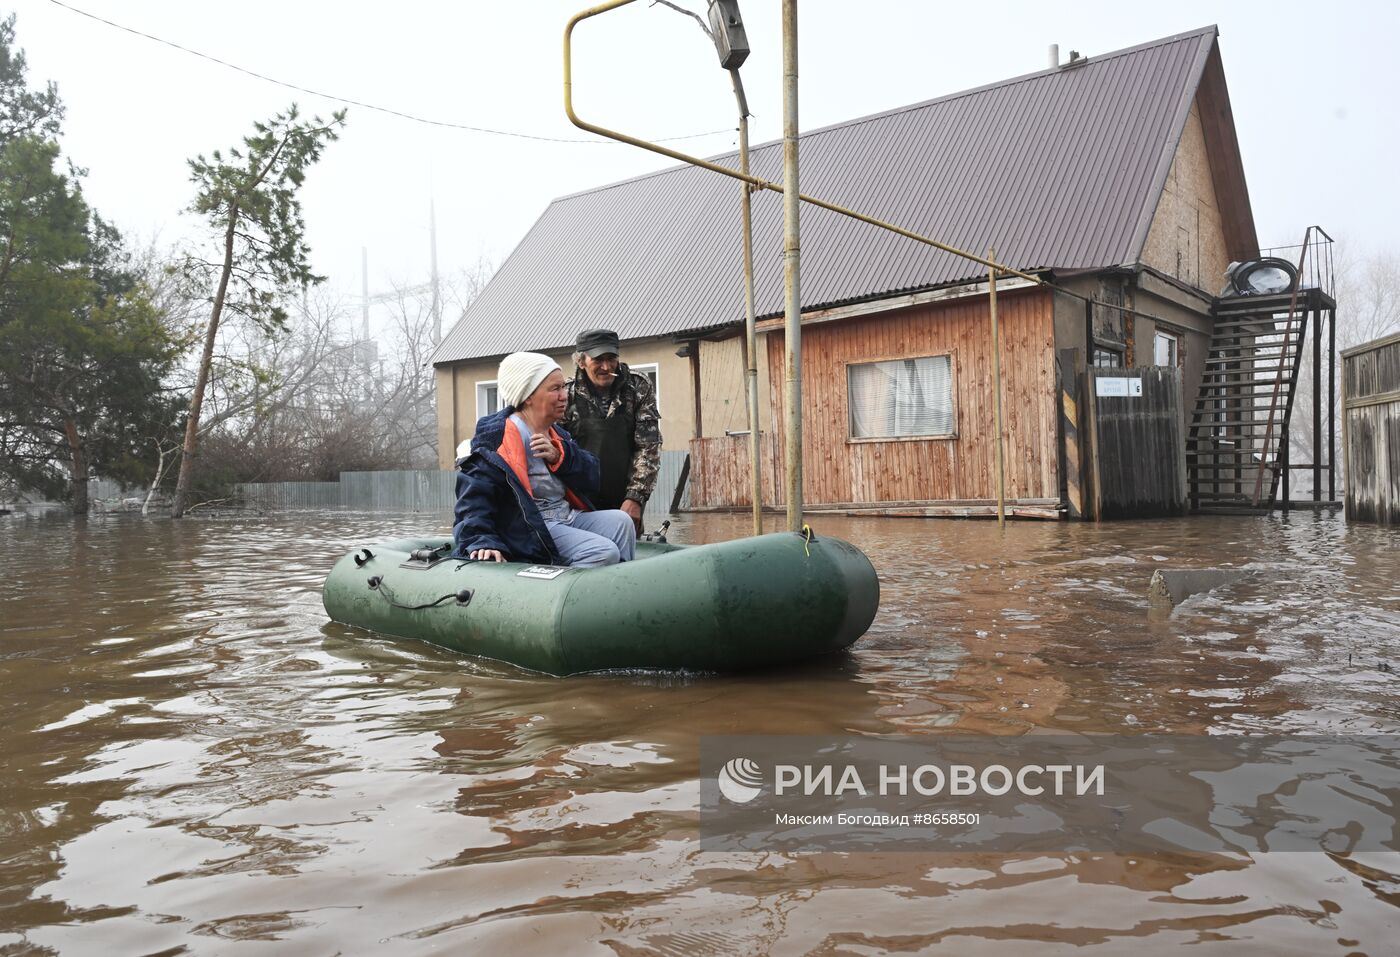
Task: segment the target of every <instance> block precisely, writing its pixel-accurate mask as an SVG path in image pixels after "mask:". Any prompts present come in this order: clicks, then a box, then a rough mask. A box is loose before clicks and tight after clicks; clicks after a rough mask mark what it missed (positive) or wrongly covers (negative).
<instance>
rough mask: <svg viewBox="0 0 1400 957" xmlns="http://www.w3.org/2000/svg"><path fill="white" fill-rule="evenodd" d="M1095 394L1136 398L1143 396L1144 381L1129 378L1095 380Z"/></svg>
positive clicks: (1101, 378) (1117, 377)
mask: <svg viewBox="0 0 1400 957" xmlns="http://www.w3.org/2000/svg"><path fill="white" fill-rule="evenodd" d="M1094 394H1095V395H1108V396H1125V397H1128V398H1135V397H1139V396H1141V395H1142V379H1140V378H1137V377H1127V376H1102V377H1100V378H1098V379H1095V380H1094Z"/></svg>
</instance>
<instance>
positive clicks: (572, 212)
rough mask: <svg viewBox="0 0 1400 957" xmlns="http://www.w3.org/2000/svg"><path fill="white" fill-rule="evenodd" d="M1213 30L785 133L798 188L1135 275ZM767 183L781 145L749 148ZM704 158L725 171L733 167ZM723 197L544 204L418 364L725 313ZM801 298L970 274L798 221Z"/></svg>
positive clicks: (677, 195) (682, 326) (708, 320)
mask: <svg viewBox="0 0 1400 957" xmlns="http://www.w3.org/2000/svg"><path fill="white" fill-rule="evenodd" d="M1215 37H1216V29H1215V27H1213V26H1212V27H1206V28H1204V29H1201V30H1197V31H1194V32H1191V33H1184V34H1178V35H1176V36H1172V37H1167V38H1165V39H1162V40H1157V41H1154V42H1152V43H1147V44H1143V45H1141V46H1137V47H1133V48H1131V49H1128V50H1121V51H1118V52H1116V53H1109V54H1105V55H1102V56H1096V57H1092V58H1090V59H1089V60H1088V62H1086V63H1084V64H1082V65H1079V66H1072V67H1060V68H1058V69H1047V70H1043V71H1041V72H1039V73H1033V74H1029V75H1027V76H1023V77H1018V78H1015V79H1012V80H1006V81H1003V82H1000V83H995V84H992V85H990V86H985V87H981V88H978V89H975V90H968V91H965V92H963V93H957V94H954V95H951V96H946V97H942V98H940V99H936V100H930V101H928V102H925V103H918V104H915V105H913V106H908V107H903V108H900V109H897V110H891V111H889V112H886V113H880V114H877V115H875V116H868V117H863V118H861V119H857V120H852V121H850V122H846V123H841V124H839V125H836V126H832V127H828V128H826V129H821V130H814V131H811V132H808V133H805V134H803V135H802V139H801V170H800V185H801V189H802V192H804V193H807V194H808V195H812V196H819V197H821V198H823V199H826V200H829V201H832V202H835V203H839V204H841V205H844V206H848V207H851V208H854V209H859V210H861V211H862V212H865V213H868V214H870V215H873V216H876V217H878V218H880V219H883V220H885V221H887V222H892V223H896V224H899V225H901V226H904V227H906V228H908V229H912V230H914V231H916V232H919V233H922V234H923V235H926V236H931V237H934V238H936V239H939V240H940V241H943V242H947V243H950V244H952V245H955V246H959V247H961V248H964V249H968V250H972V251H984V250H986V249H987V247H989V246H994V247H995V248H996V250H997V258H998V259H999V260H1001V261H1003V262H1006V263H1007V264H1008V265H1011V266H1015V267H1017V268H1021V269H1036V268H1065V269H1082V268H1097V267H1103V266H1111V265H1118V264H1122V263H1131V262H1135V261H1137V259H1138V257H1139V255H1140V253H1141V250H1142V246H1143V243H1144V242H1145V241H1146V238H1147V229H1148V227H1149V225H1150V224H1151V221H1152V216H1153V213H1154V211H1155V210H1156V207H1157V200H1158V197H1159V196H1160V194H1161V191H1162V187H1163V184H1164V183H1165V181H1166V177H1167V173H1168V171H1169V169H1170V166H1171V162H1172V158H1173V157H1174V155H1175V153H1176V145H1177V142H1178V140H1179V139H1180V137H1181V133H1182V129H1183V127H1184V125H1185V122H1186V117H1187V115H1188V113H1189V112H1190V108H1191V102H1192V99H1193V97H1194V96H1195V93H1196V87H1197V85H1198V84H1199V82H1200V78H1201V74H1202V70H1203V68H1204V65H1205V62H1206V59H1207V57H1208V55H1209V53H1210V50H1211V48H1212V46H1213V44H1214V43H1215ZM750 155H751V159H750V161H751V165H752V168H753V172H754V174H755V175H757V176H760V177H762V178H764V179H767V180H772V181H780V180H781V179H782V143H781V141H776V142H773V143H766V144H763V145H761V146H758V147H755V148H753V149H752V150H751V151H750ZM715 161H716V162H718V163H722V164H725V165H730V166H733V167H735V168H737V167H738V157H737V154H735V153H727V154H723V155H721V156H719V157H717V158H716V159H715ZM738 200H739V184H738V182H737V181H735V180H731V179H728V178H727V177H723V176H720V175H718V174H716V173H713V172H710V171H708V170H703V169H697V168H695V167H692V166H679V167H674V168H671V169H667V170H662V171H660V172H656V173H651V174H648V175H645V176H641V177H638V178H636V179H631V180H627V181H624V182H620V183H614V184H611V185H608V186H603V187H600V188H597V189H593V190H588V191H586V192H582V193H576V194H574V195H572V196H563V197H560V198H559V199H556V200H554V201H553V202H552V203H550V205H549V207H548V208H547V209H546V210H545V212H544V214H543V215H542V216H541V217H540V218H539V220H538V221H537V222H536V223H535V225H534V226H533V227H532V228H531V229H530V231H529V233H528V234H526V236H525V238H524V239H523V240H521V242H520V245H519V246H517V247H516V248H515V250H514V252H512V253H511V255H510V256H509V258H507V259H506V261H505V263H504V264H502V266H501V268H500V270H499V271H498V272H497V273H496V275H495V276H494V277H493V278H492V280H491V282H490V283H488V284H487V286H486V288H485V289H484V290H483V291H482V293H481V295H480V296H479V297H478V298H477V299H476V300H475V301H474V302H473V303H472V304H471V306H470V307H469V308H468V309H467V311H466V313H465V315H464V316H463V317H462V319H461V320H460V321H459V322H458V323H457V324H456V326H454V327H453V329H452V331H451V332H450V333H449V334H448V335H447V336H446V337H445V338H444V339H443V341H442V344H441V345H440V346H439V348H438V350H437V353H436V354H435V355H434V357H433V362H434V363H436V364H440V363H444V362H455V361H460V360H463V359H472V358H479V357H483V356H494V355H501V354H504V353H507V352H511V351H514V350H517V349H549V348H558V347H561V346H565V345H568V344H571V343H572V342H573V340H574V337H575V335H576V334H577V332H578V330H580V329H586V328H590V327H596V326H605V327H608V328H612V329H615V330H617V332H618V333H619V335H620V336H621V337H622V338H623V339H633V338H644V337H650V336H659V335H667V334H670V333H674V332H679V331H682V330H691V329H698V328H703V327H711V326H717V325H722V324H724V323H728V322H732V321H738V320H742V319H743V314H744V313H743V278H742V262H741V246H740V243H741V239H740V219H739V201H738ZM801 222H802V285H801V289H802V304H803V308H804V309H812V308H820V307H825V306H830V305H835V304H837V303H841V302H848V301H851V300H856V299H869V298H871V297H872V296H878V295H883V294H893V293H897V292H903V291H908V290H913V289H926V288H930V287H934V286H939V285H945V284H948V283H953V282H957V281H960V280H964V279H968V278H971V277H973V276H974V275H980V274H981V271H980V267H976V266H975V265H974V264H972V263H970V262H968V261H967V260H964V259H961V258H959V257H956V256H953V255H951V254H948V253H944V252H941V251H939V250H936V249H934V248H933V247H931V246H926V245H924V244H922V243H917V242H914V241H913V240H909V239H905V238H904V237H902V236H898V235H896V234H894V233H890V232H888V231H885V230H881V229H877V228H875V227H872V226H867V225H866V224H864V223H860V222H858V221H855V220H852V219H850V218H848V217H845V216H840V215H838V214H836V213H831V212H828V211H826V210H823V209H818V208H816V207H812V206H806V205H804V206H803V207H802V221H801ZM754 259H755V286H756V298H757V303H756V305H757V310H758V314H759V315H760V316H764V315H776V314H778V313H781V312H782V309H783V289H782V197H781V195H779V194H777V193H774V192H771V191H764V192H762V193H759V194H757V195H755V196H754Z"/></svg>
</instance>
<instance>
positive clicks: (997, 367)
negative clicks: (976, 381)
mask: <svg viewBox="0 0 1400 957" xmlns="http://www.w3.org/2000/svg"><path fill="white" fill-rule="evenodd" d="M987 258H988V259H990V260H991V261H992V262H996V258H997V251H996V250H995V249H988V250H987ZM987 303H988V306H989V307H990V309H991V311H992V390H993V391H994V392H995V393H996V398H995V400H994V401H993V403H992V404H993V406H994V407H995V409H996V430H997V432H996V435H997V443H996V452H997V527H998V528H1006V460H1005V459H1004V457H1003V453H1002V448H1001V325H1000V323H999V321H998V319H997V271H996V270H995V269H988V270H987Z"/></svg>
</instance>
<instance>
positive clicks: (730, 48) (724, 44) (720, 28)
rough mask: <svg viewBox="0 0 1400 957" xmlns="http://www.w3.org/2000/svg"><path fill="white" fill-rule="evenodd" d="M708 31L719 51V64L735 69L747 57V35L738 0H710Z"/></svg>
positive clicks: (727, 68) (725, 67)
mask: <svg viewBox="0 0 1400 957" xmlns="http://www.w3.org/2000/svg"><path fill="white" fill-rule="evenodd" d="M709 12H710V33H711V34H712V35H713V36H714V40H715V49H716V50H718V51H719V65H720V66H722V67H724V69H726V70H737V69H739V67H741V66H743V64H744V61H745V60H747V59H748V58H749V37H748V34H747V33H745V32H744V21H743V19H742V18H741V17H740V16H739V2H738V0H710V11H709Z"/></svg>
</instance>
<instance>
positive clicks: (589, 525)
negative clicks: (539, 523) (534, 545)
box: [545, 508, 637, 568]
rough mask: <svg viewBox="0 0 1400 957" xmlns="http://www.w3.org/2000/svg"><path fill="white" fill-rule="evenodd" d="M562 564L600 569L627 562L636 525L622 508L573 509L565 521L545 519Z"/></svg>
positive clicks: (635, 532)
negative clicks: (577, 510)
mask: <svg viewBox="0 0 1400 957" xmlns="http://www.w3.org/2000/svg"><path fill="white" fill-rule="evenodd" d="M545 526H546V527H547V528H548V529H549V534H550V535H552V536H553V537H554V547H555V548H557V549H559V554H561V555H563V556H564V564H566V565H572V566H574V567H575V568H599V567H602V566H603V565H616V564H617V563H618V562H620V561H622V562H630V561H631V560H632V558H633V556H634V554H635V552H636V546H637V527H636V526H635V525H633V524H632V518H631V516H629V515H628V514H627V513H626V512H624V511H622V510H621V509H616V508H611V509H607V510H605V511H601V512H575V513H574V516H573V518H571V519H570V520H569V521H567V522H552V521H549V520H546V521H545Z"/></svg>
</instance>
